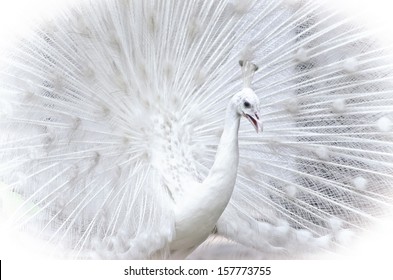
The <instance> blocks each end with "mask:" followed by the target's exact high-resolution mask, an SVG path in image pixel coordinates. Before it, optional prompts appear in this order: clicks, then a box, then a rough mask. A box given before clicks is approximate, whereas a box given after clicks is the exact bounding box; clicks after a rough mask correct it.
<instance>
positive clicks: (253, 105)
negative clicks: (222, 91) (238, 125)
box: [238, 88, 263, 133]
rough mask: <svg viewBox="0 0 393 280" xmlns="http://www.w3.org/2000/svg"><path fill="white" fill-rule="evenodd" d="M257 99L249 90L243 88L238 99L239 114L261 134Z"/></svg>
mask: <svg viewBox="0 0 393 280" xmlns="http://www.w3.org/2000/svg"><path fill="white" fill-rule="evenodd" d="M259 107H260V106H259V98H258V96H257V95H256V94H255V92H254V91H253V90H252V89H251V88H244V89H243V90H242V91H241V93H240V98H239V104H238V108H239V113H240V114H241V115H242V116H243V117H245V118H246V119H247V120H248V121H249V122H250V123H251V124H252V126H253V127H254V128H255V131H256V132H257V133H259V132H262V130H263V126H262V122H261V120H260V119H259V115H258V114H259Z"/></svg>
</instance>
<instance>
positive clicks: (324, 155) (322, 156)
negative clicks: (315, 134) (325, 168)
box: [315, 146, 329, 160]
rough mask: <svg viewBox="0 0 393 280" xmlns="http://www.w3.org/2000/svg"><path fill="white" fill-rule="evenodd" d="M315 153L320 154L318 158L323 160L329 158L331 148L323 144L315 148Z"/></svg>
mask: <svg viewBox="0 0 393 280" xmlns="http://www.w3.org/2000/svg"><path fill="white" fill-rule="evenodd" d="M315 154H316V155H317V156H318V158H320V159H322V160H328V159H329V149H328V148H327V147H324V146H321V147H318V148H316V149H315Z"/></svg>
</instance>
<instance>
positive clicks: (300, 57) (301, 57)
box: [294, 47, 310, 62]
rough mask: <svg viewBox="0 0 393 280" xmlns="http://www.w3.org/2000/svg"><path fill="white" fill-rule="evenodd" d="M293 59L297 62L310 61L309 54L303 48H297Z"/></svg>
mask: <svg viewBox="0 0 393 280" xmlns="http://www.w3.org/2000/svg"><path fill="white" fill-rule="evenodd" d="M294 58H295V60H296V61H298V62H307V61H308V60H309V59H310V57H309V54H308V50H307V49H305V48H303V47H301V48H299V49H298V50H297V51H296V54H295V57H294Z"/></svg>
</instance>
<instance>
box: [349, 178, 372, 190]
mask: <svg viewBox="0 0 393 280" xmlns="http://www.w3.org/2000/svg"><path fill="white" fill-rule="evenodd" d="M352 182H353V185H354V186H355V188H356V189H357V190H362V191H363V190H366V189H367V184H368V180H367V179H366V178H364V177H362V176H358V177H356V178H354V179H353V180H352Z"/></svg>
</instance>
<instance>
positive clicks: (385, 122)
mask: <svg viewBox="0 0 393 280" xmlns="http://www.w3.org/2000/svg"><path fill="white" fill-rule="evenodd" d="M377 128H378V130H379V131H381V132H389V131H391V130H392V121H391V120H390V119H389V118H387V117H382V118H380V119H378V121H377Z"/></svg>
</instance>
